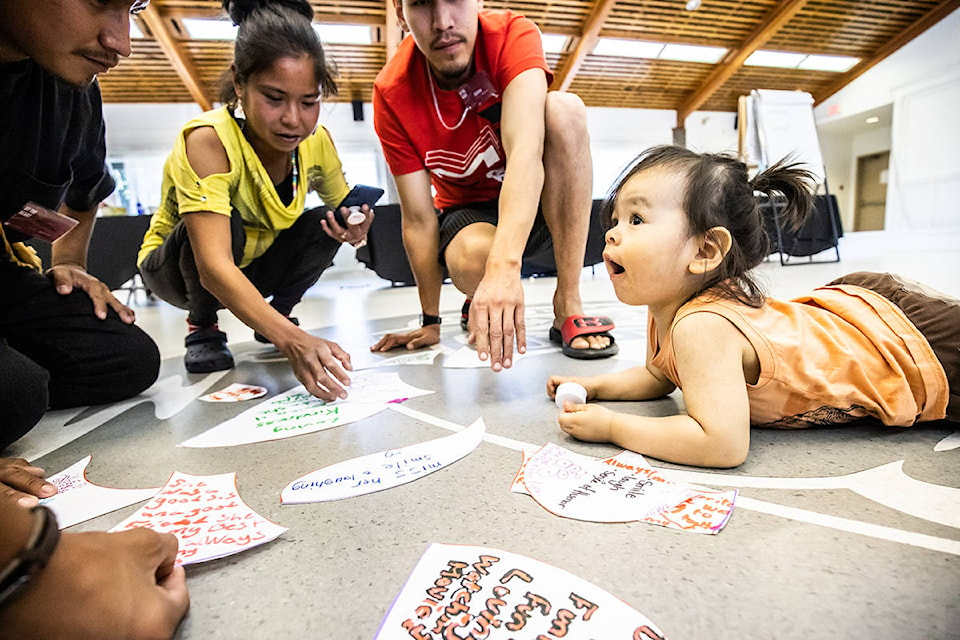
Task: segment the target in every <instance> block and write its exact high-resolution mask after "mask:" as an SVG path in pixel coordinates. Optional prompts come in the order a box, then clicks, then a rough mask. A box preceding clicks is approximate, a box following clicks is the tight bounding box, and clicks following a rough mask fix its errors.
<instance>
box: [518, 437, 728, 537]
mask: <svg viewBox="0 0 960 640" xmlns="http://www.w3.org/2000/svg"><path fill="white" fill-rule="evenodd" d="M528 455H529V453H528V452H524V463H523V464H522V465H521V468H520V471H518V473H517V476H516V477H515V478H514V483H513V487H512V490H513V491H518V486H520V485H522V486H523V488H524V489H526V491H525V492H526V493H529V494H530V495H531V496H532V497H533V498H534V499H535V500H537V502H538V503H540V505H541V506H543V507H544V508H545V509H547V510H548V511H550V512H551V513H554V514H557V515H561V516H565V517H568V518H575V519H578V520H589V521H593V522H633V521H637V520H639V521H643V522H647V523H650V524H657V525H660V526H664V527H669V528H673V529H683V530H686V531H694V532H698V533H709V534H715V533H719V531H720V530H721V529H722V528H723V527H724V526H725V525H726V523H727V521H728V520H729V518H730V515H731V514H732V513H733V506H734V502H735V500H736V495H737V492H736V491H712V490H709V489H702V488H699V487H692V486H688V485H682V484H677V483H674V482H671V481H669V480H667V479H666V478H664V477H663V476H662V475H661V474H659V473H657V471H656V470H655V469H653V468H652V467H650V466H649V465H648V464H647V462H646V460H645V459H644V458H643V456H641V455H640V454H638V453H634V452H631V451H623V452H621V453H619V454H617V455H615V456H612V457H610V458H606V459H596V458H591V457H589V456H584V455H580V454H576V453H573V452H571V451H568V450H566V449H564V448H563V447H559V446H557V445H553V444H550V445H546V446H545V447H543V448H541V449H540V450H539V451H537V452H536V453H534V454H533V455H529V457H528ZM521 492H522V491H521Z"/></svg>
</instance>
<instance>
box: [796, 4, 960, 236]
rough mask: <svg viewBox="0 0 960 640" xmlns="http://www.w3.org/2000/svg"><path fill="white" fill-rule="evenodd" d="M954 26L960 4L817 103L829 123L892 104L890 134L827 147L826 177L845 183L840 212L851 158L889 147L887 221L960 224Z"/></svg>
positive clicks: (851, 180)
mask: <svg viewBox="0 0 960 640" xmlns="http://www.w3.org/2000/svg"><path fill="white" fill-rule="evenodd" d="M958 34H960V10H958V11H954V12H953V13H951V14H950V15H949V16H947V17H946V18H944V19H943V20H941V21H940V22H939V23H938V24H936V25H934V26H933V27H932V28H930V29H929V30H927V31H926V32H925V33H923V34H922V35H921V36H920V37H918V38H916V39H915V40H913V41H912V42H910V43H908V44H907V45H906V46H904V47H903V48H902V49H900V50H899V51H897V52H896V53H894V54H893V55H891V56H890V57H889V58H887V59H886V60H884V61H882V62H880V63H879V64H877V65H876V66H875V67H873V68H872V69H870V71H868V72H867V73H865V74H864V75H863V76H861V77H860V78H857V79H856V80H854V81H853V82H852V83H850V84H849V85H848V86H847V87H845V88H844V89H842V90H841V91H839V92H837V93H836V94H834V95H833V96H831V97H830V98H828V99H827V100H825V101H824V102H823V103H822V104H820V105H819V106H818V107H817V108H816V110H815V114H816V116H817V121H818V123H819V124H829V123H831V122H833V121H834V120H838V119H841V118H847V117H849V116H852V115H854V114H858V113H864V112H866V111H870V110H873V109H876V108H877V107H881V106H883V105H888V104H892V105H893V124H892V127H891V129H890V131H889V141H886V140H883V139H882V138H883V136H884V135H885V132H883V131H877V132H875V133H873V134H871V135H864V136H861V137H858V138H853V139H851V140H850V141H849V142H848V145H849V146H845V147H844V146H842V145H837V147H838V148H837V149H836V150H835V151H833V152H832V156H833V160H832V163H833V167H831V166H830V165H829V164H828V173H829V175H830V180H831V183H832V184H843V183H844V182H845V183H846V185H847V187H848V188H847V189H845V190H844V194H843V200H844V201H845V202H844V201H842V202H841V204H840V208H841V211H843V212H844V217H845V218H849V217H852V213H853V197H854V190H855V189H854V185H855V184H856V180H855V174H856V158H857V157H858V156H862V155H867V154H870V153H875V152H878V151H886V150H889V151H890V174H889V182H888V184H887V215H886V228H888V229H929V228H954V229H955V228H960V153H958V152H957V151H958V149H960V118H958V115H957V113H958V109H960V106H958V105H960V71H957V69H958V68H960V37H958ZM830 142H831V145H833V144H834V143H835V142H836V141H835V140H831V141H830ZM821 144H822V146H825V147H826V146H827V145H825V144H823V142H821ZM825 155H826V154H825ZM825 161H827V160H826V157H825ZM827 162H831V161H827ZM837 169H839V172H838V171H837ZM844 222H845V224H848V220H846V219H845V220H844Z"/></svg>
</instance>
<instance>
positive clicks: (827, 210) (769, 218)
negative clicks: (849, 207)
mask: <svg viewBox="0 0 960 640" xmlns="http://www.w3.org/2000/svg"><path fill="white" fill-rule="evenodd" d="M784 206H785V202H784V201H783V200H782V199H778V198H774V199H771V198H767V197H765V196H764V197H763V198H762V200H761V201H760V212H761V215H762V216H763V225H764V228H765V230H766V232H767V237H768V238H769V239H770V255H773V254H774V253H779V254H780V264H781V265H784V266H787V265H794V264H810V263H813V262H839V261H840V247H839V244H840V243H839V238H841V237H842V236H843V226H842V223H841V221H840V211H839V208H838V207H837V197H836V196H835V195H833V194H827V195H818V196H816V198H815V203H814V208H813V209H812V210H811V211H810V213H809V215H808V216H807V218H806V220H805V221H804V223H803V225H802V226H801V227H800V228H799V229H797V230H792V229H788V228H787V227H786V226H785V224H784V223H783V221H782V220H781V219H780V215H779V214H780V212H781V211H783V207H784ZM828 249H833V253H834V256H835V257H834V258H833V259H822V260H814V259H813V257H814V256H816V255H817V254H819V253H821V252H823V251H827V250H828ZM791 257H798V258H807V261H805V262H797V261H793V262H791V261H790V258H791Z"/></svg>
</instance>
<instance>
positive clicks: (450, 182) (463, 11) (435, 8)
mask: <svg viewBox="0 0 960 640" xmlns="http://www.w3.org/2000/svg"><path fill="white" fill-rule="evenodd" d="M394 2H395V5H396V9H397V16H398V18H399V21H400V24H401V26H402V27H403V28H404V29H405V30H407V31H410V32H411V35H412V38H406V39H404V41H403V42H401V44H400V47H399V48H398V50H397V53H396V55H395V56H394V57H393V58H392V59H391V60H390V62H388V63H387V65H386V66H385V67H384V68H383V70H381V72H380V74H379V76H378V77H377V81H376V83H375V85H374V93H373V110H374V126H375V127H376V130H377V135H378V136H379V137H380V142H381V145H382V146H383V151H384V155H385V156H386V160H387V163H388V165H389V166H390V171H391V173H392V174H393V176H394V179H395V181H396V184H397V190H398V192H399V196H400V206H401V210H402V218H403V244H404V247H405V248H406V251H407V257H408V258H409V260H410V266H411V268H412V270H413V273H414V277H415V278H416V282H417V288H418V293H419V295H420V304H421V309H422V311H423V316H422V321H421V325H422V326H421V328H420V329H418V330H416V331H413V332H411V333H407V334H388V335H386V336H384V338H383V339H381V340H380V341H379V342H378V343H377V344H375V345H374V346H373V347H371V349H372V350H373V351H387V350H389V349H392V348H395V347H398V346H406V347H408V348H411V349H412V348H417V347H422V346H427V345H431V344H436V343H437V342H439V341H440V327H439V323H440V318H439V316H438V314H439V311H440V285H441V283H442V281H443V268H444V267H446V269H447V272H448V273H449V275H450V278H451V280H452V281H453V284H454V285H455V286H456V287H457V288H458V289H459V290H460V291H462V292H463V293H465V294H466V296H467V299H468V304H467V305H464V309H465V314H466V313H469V330H470V333H471V340H472V341H474V342H475V343H476V346H477V352H478V354H479V356H480V358H481V359H483V360H485V359H487V358H489V359H490V364H491V367H492V369H493V370H494V371H500V370H501V369H503V368H509V367H510V366H511V364H512V359H513V349H514V343H515V344H516V348H517V351H518V352H519V353H523V352H524V351H526V331H525V326H524V302H523V288H522V287H521V284H520V269H521V262H522V260H523V258H524V257H527V258H535V257H536V256H537V255H538V254H539V255H543V254H545V253H547V254H549V253H552V255H553V256H554V258H555V261H556V265H557V289H556V292H555V294H554V297H553V307H554V323H553V328H552V329H551V332H550V336H551V339H552V340H554V341H556V342H559V343H561V344H562V347H563V351H564V353H566V354H567V355H570V356H571V357H578V358H597V357H606V356H609V355H613V354H614V353H616V349H617V346H616V344H615V343H614V340H613V337H612V336H611V335H610V334H609V333H608V330H609V329H612V328H613V323H612V322H611V321H610V320H609V319H607V318H587V317H584V316H583V309H582V303H581V300H580V290H579V279H580V272H581V270H582V268H583V258H584V252H585V250H586V242H587V231H588V224H589V219H590V208H591V204H592V198H591V189H592V183H593V175H592V164H591V159H590V143H589V136H588V133H587V125H586V108H585V107H584V104H583V102H582V101H581V100H580V98H578V97H577V96H574V95H572V94H567V93H560V92H552V93H547V87H548V85H549V83H550V81H551V80H552V79H553V74H552V73H551V72H550V69H549V68H548V67H547V63H546V58H545V57H544V54H543V45H542V43H541V39H540V32H539V30H538V29H537V27H536V25H534V24H533V23H532V22H531V21H530V20H528V19H526V18H524V17H522V16H520V15H518V14H515V13H512V12H510V11H483V10H481V9H482V0H428V1H426V2H420V1H419V0H394ZM431 187H432V188H433V190H435V192H436V195H435V197H434V195H433V193H432V192H431ZM438 210H439V216H438Z"/></svg>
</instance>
